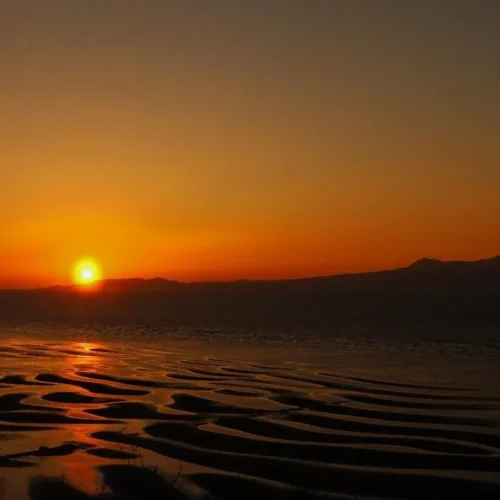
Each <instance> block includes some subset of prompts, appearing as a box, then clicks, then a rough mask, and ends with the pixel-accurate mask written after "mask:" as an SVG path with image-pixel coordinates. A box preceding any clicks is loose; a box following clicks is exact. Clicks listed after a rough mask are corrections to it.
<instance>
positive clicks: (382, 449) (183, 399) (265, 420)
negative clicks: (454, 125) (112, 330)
mask: <svg viewBox="0 0 500 500" xmlns="http://www.w3.org/2000/svg"><path fill="white" fill-rule="evenodd" d="M12 359H16V360H18V361H16V363H17V365H15V364H13V361H12ZM0 360H1V361H3V362H5V365H9V369H8V370H5V371H4V372H3V373H0V444H1V445H2V451H1V455H0V467H1V468H4V469H5V470H6V469H7V468H9V469H13V468H15V469H16V470H22V471H25V473H23V474H24V475H23V474H21V473H20V474H21V475H17V476H16V483H15V484H16V486H15V488H17V489H16V491H17V492H19V488H21V490H22V492H24V494H25V495H26V497H27V498H28V497H31V498H35V499H36V498H38V499H43V498H95V497H96V496H97V494H98V493H99V492H100V493H103V491H104V492H107V494H108V498H142V497H140V496H133V494H132V491H135V490H133V488H135V489H137V483H136V481H139V482H141V483H142V484H143V487H144V488H149V489H148V491H149V493H148V495H150V496H148V498H167V496H166V495H167V494H168V497H169V498H179V499H181V498H201V497H202V496H203V494H204V492H211V494H213V496H214V498H228V499H229V498H237V497H238V498H256V497H258V496H259V495H267V494H272V495H274V498H299V497H298V496H297V495H298V494H299V492H300V494H301V495H302V497H300V498H314V497H315V496H316V495H320V494H326V496H327V497H329V496H331V497H332V498H370V497H379V498H425V497H428V498H494V497H496V496H497V495H499V494H500V430H499V428H498V426H499V415H500V399H498V398H497V396H496V395H495V394H492V393H482V392H481V391H479V390H478V389H477V388H476V389H474V390H472V389H468V388H463V389H461V388H457V387H450V388H448V387H446V386H445V385H443V384H439V386H438V385H436V386H433V385H432V384H416V383H412V382H407V381H404V380H399V381H391V380H381V379H380V378H374V379H371V378H369V377H366V376H356V375H353V376H350V375H346V374H345V373H342V374H336V373H335V372H334V371H328V372H325V371H317V370H315V369H314V368H313V367H305V366H295V367H294V366H290V365H286V366H283V367H282V366H271V365H267V364H258V363H252V362H249V361H246V362H243V361H238V360H231V359H226V358H224V359H216V358H210V357H208V356H207V357H203V356H194V355H193V354H192V353H191V354H189V353H188V352H181V351H172V352H166V351H165V350H154V349H147V348H145V347H138V346H136V345H132V344H130V345H127V346H123V345H122V346H117V345H111V344H109V345H108V344H106V345H104V344H92V343H75V342H70V343H68V342H66V343H60V344H59V343H43V342H39V343H36V342H33V341H30V343H27V342H23V341H12V343H10V345H8V346H6V347H5V349H4V353H0ZM82 470H88V471H91V472H88V473H86V475H83V476H82ZM176 470H178V471H177V472H176ZM61 472H62V473H63V474H65V475H68V476H69V479H70V480H69V481H64V482H62V483H61V481H58V480H57V479H54V478H56V477H57V475H58V474H60V473H61ZM2 475H4V476H5V474H2ZM5 477H6V479H5V481H6V482H7V487H12V488H14V486H13V484H14V480H12V481H11V482H10V483H9V479H8V477H7V476H5ZM20 477H22V478H24V479H23V481H24V483H23V481H20V480H19V478H20ZM41 477H45V479H43V478H42V479H41ZM48 477H49V478H52V479H47V478H48ZM82 477H85V479H82ZM78 478H80V479H78ZM20 484H21V485H22V484H24V486H19V485H20ZM9 485H10V486H9ZM146 485H147V486H146ZM23 488H24V489H23ZM99 488H101V490H99ZM144 491H145V490H138V493H137V495H140V494H144ZM141 492H142V493H141ZM76 494H78V495H81V496H80V497H78V496H74V495H76ZM50 495H52V496H50ZM61 495H66V497H64V496H61ZM71 495H73V496H71ZM19 498H22V493H20V494H19ZM144 498H146V497H144Z"/></svg>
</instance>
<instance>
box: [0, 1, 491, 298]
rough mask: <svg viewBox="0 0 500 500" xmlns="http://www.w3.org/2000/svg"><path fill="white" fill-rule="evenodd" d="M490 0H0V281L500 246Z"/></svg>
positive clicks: (204, 273) (373, 262)
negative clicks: (90, 265)
mask: <svg viewBox="0 0 500 500" xmlns="http://www.w3.org/2000/svg"><path fill="white" fill-rule="evenodd" d="M498 54H500V3H499V2H498V1H496V0H440V1H439V2H437V1H435V0H420V1H418V2H416V1H415V2H406V1H399V0H238V1H237V2H236V1H234V0H211V1H208V0H207V1H204V0H172V1H169V0H141V1H137V0H134V1H133V0H72V1H71V2H69V1H67V0H43V1H41V0H0V71H1V79H0V287H4V288H5V287H14V288H19V287H32V286H45V285H51V284H55V283H60V284H63V283H67V282H68V280H70V279H71V267H72V265H73V263H74V262H75V261H76V260H78V259H79V258H80V257H83V256H92V257H94V258H95V259H96V260H98V262H100V264H101V266H102V272H103V276H105V277H131V276H143V277H153V276H164V277H167V278H171V279H177V280H181V281H198V280H226V279H235V278H285V277H299V276H311V275H325V274H337V273H343V272H357V271H369V270H377V269H384V268H392V267H398V266H403V265H406V264H409V263H410V262H412V261H413V260H416V259H418V258H420V257H424V256H428V257H435V258H440V259H446V260H447V259H464V260H472V259H477V258H486V257H491V256H495V255H498V254H500V217H499V214H500V195H499V189H500V147H499V142H498V138H499V137H500V58H499V57H498Z"/></svg>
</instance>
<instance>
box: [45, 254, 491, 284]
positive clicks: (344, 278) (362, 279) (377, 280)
mask: <svg viewBox="0 0 500 500" xmlns="http://www.w3.org/2000/svg"><path fill="white" fill-rule="evenodd" d="M499 284H500V256H499V257H495V258H492V259H484V260H479V261H471V262H466V261H449V262H445V261H440V260H436V259H429V258H424V259H420V260H417V261H416V262H414V263H413V264H410V265H409V266H407V267H403V268H399V269H392V270H387V271H378V272H370V273H359V274H343V275H334V276H320V277H312V278H301V279H288V280H268V281H265V280H264V281H259V280H236V281H227V282H198V283H181V282H178V281H171V280H167V279H164V278H153V279H142V278H128V279H110V280H104V281H102V282H101V283H100V284H99V288H100V290H101V291H105V292H132V291H134V292H136V291H192V290H201V291H205V290H206V291H210V290H214V291H215V290H221V289H223V290H228V289H229V290H243V291H245V290H247V291H258V290H264V289H266V290H281V291H290V292H293V291H304V290H306V291H307V290H311V291H314V290H332V291H379V290H380V291H384V290H386V291H390V290H396V291H397V290H415V291H439V290H442V291H444V290H446V291H454V290H457V291H458V290H460V291H489V290H492V291H493V290H495V291H498V289H499ZM77 288H78V287H75V286H69V287H51V288H50V290H53V291H67V290H73V289H77Z"/></svg>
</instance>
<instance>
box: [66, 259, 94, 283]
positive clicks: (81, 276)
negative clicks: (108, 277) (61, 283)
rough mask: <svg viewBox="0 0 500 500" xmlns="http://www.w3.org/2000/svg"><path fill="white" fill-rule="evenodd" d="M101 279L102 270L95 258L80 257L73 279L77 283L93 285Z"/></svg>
mask: <svg viewBox="0 0 500 500" xmlns="http://www.w3.org/2000/svg"><path fill="white" fill-rule="evenodd" d="M100 279H101V270H100V268H99V265H98V264H97V262H96V261H95V260H93V259H88V258H86V259H80V260H79V261H78V262H76V264H75V266H74V269H73V281H74V283H75V284H77V285H91V284H93V283H96V282H97V281H99V280H100Z"/></svg>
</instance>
